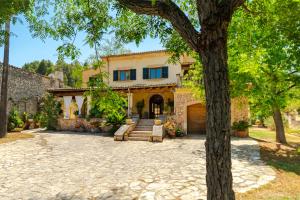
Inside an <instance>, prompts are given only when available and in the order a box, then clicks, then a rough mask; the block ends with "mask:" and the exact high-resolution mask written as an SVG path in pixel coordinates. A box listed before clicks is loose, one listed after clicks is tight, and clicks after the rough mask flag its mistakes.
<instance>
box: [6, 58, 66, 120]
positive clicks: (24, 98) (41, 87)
mask: <svg viewBox="0 0 300 200" xmlns="http://www.w3.org/2000/svg"><path fill="white" fill-rule="evenodd" d="M0 72H1V73H0V83H1V81H2V64H1V63H0ZM8 80H9V81H8V111H10V110H11V108H12V107H13V106H15V107H17V109H18V110H19V112H20V113H23V112H27V113H32V114H34V113H36V112H37V109H38V102H39V100H40V98H41V97H42V96H43V95H44V94H45V93H46V91H47V89H50V88H61V87H63V82H62V81H60V80H58V79H54V78H50V77H47V76H42V75H39V74H36V73H31V72H28V71H26V70H23V69H21V68H17V67H13V66H10V69H9V77H8ZM0 92H1V87H0Z"/></svg>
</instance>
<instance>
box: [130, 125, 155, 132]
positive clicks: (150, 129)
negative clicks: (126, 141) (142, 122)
mask: <svg viewBox="0 0 300 200" xmlns="http://www.w3.org/2000/svg"><path fill="white" fill-rule="evenodd" d="M152 129H153V128H152V126H137V127H135V128H134V131H152Z"/></svg>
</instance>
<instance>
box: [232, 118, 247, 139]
mask: <svg viewBox="0 0 300 200" xmlns="http://www.w3.org/2000/svg"><path fill="white" fill-rule="evenodd" d="M249 126H250V125H249V123H248V121H247V120H240V121H237V122H233V124H232V129H233V131H234V132H233V133H234V136H236V137H242V138H243V137H248V136H249V133H248V128H249Z"/></svg>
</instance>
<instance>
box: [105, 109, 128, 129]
mask: <svg viewBox="0 0 300 200" xmlns="http://www.w3.org/2000/svg"><path fill="white" fill-rule="evenodd" d="M125 119H126V114H125V113H122V112H112V113H110V114H107V116H106V125H108V126H110V125H112V126H114V127H118V126H120V125H122V124H124V122H125Z"/></svg>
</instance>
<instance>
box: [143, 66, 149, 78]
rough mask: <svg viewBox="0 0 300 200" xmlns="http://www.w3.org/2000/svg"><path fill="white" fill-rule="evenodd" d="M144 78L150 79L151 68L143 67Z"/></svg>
mask: <svg viewBox="0 0 300 200" xmlns="http://www.w3.org/2000/svg"><path fill="white" fill-rule="evenodd" d="M143 79H149V68H143Z"/></svg>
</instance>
